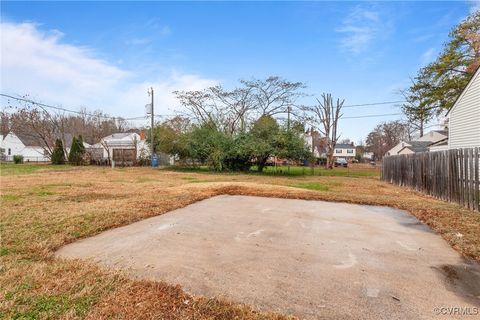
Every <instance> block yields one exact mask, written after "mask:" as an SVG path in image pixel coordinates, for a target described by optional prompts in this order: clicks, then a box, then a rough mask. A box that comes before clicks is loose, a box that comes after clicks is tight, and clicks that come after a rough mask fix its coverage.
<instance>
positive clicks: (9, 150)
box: [8, 148, 12, 156]
mask: <svg viewBox="0 0 480 320" xmlns="http://www.w3.org/2000/svg"><path fill="white" fill-rule="evenodd" d="M8 155H9V156H11V155H12V149H10V148H8Z"/></svg>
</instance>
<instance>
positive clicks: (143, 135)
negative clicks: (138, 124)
mask: <svg viewBox="0 0 480 320" xmlns="http://www.w3.org/2000/svg"><path fill="white" fill-rule="evenodd" d="M140 140H145V130H143V129H142V130H140Z"/></svg>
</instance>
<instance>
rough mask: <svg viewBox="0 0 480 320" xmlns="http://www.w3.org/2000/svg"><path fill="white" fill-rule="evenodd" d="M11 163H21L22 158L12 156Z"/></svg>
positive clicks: (17, 155)
mask: <svg viewBox="0 0 480 320" xmlns="http://www.w3.org/2000/svg"><path fill="white" fill-rule="evenodd" d="M13 163H15V164H19V163H23V156H22V155H19V154H16V155H14V156H13Z"/></svg>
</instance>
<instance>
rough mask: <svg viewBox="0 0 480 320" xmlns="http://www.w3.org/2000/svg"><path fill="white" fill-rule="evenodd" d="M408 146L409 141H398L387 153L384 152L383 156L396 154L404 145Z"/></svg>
mask: <svg viewBox="0 0 480 320" xmlns="http://www.w3.org/2000/svg"><path fill="white" fill-rule="evenodd" d="M408 146H410V143H409V142H407V141H400V142H399V143H398V144H397V145H396V146H395V147H393V148H392V149H390V150H388V151H387V153H385V156H396V155H397V154H398V152H399V151H400V150H402V149H403V148H404V147H408Z"/></svg>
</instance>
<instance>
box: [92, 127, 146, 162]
mask: <svg viewBox="0 0 480 320" xmlns="http://www.w3.org/2000/svg"><path fill="white" fill-rule="evenodd" d="M87 152H89V153H90V154H91V157H92V159H93V160H97V161H98V160H107V161H110V160H114V161H121V162H132V161H135V160H138V159H140V158H141V157H147V156H150V150H149V148H148V146H147V143H146V140H145V135H144V133H143V131H142V132H140V134H138V133H136V132H124V133H114V134H111V135H109V136H106V137H104V138H102V139H101V140H100V142H99V143H96V144H94V145H92V146H91V147H90V148H87ZM99 157H101V158H102V159H98V158H99Z"/></svg>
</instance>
